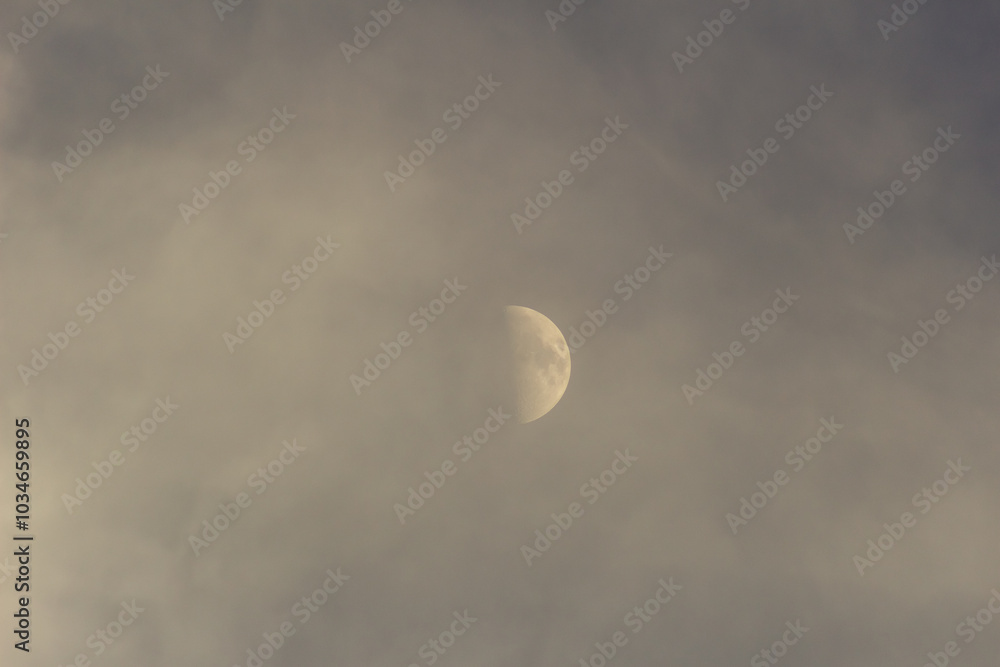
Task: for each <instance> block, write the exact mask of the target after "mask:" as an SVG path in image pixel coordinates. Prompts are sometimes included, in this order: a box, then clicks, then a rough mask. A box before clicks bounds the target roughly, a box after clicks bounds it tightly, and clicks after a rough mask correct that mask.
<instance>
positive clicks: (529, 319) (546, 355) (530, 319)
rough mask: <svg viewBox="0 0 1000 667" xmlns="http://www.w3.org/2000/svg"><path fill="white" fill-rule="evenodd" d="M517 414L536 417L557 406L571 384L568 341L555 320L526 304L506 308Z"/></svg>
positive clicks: (520, 418)
mask: <svg viewBox="0 0 1000 667" xmlns="http://www.w3.org/2000/svg"><path fill="white" fill-rule="evenodd" d="M504 319H505V321H506V330H507V342H508V344H509V350H510V362H511V363H510V366H509V379H510V387H511V391H512V392H513V399H514V402H515V413H514V414H515V418H516V419H517V421H518V422H519V423H521V424H526V423H528V422H531V421H534V420H536V419H538V418H539V417H541V416H543V415H545V414H546V413H547V412H549V410H551V409H552V408H554V407H555V406H556V404H557V403H558V402H559V399H561V398H562V396H563V393H565V391H566V387H567V386H568V385H569V373H570V361H569V345H568V344H567V343H566V339H565V338H564V337H563V335H562V332H560V331H559V327H557V326H556V325H555V324H554V323H553V322H552V320H550V319H549V318H547V317H545V316H544V315H542V314H541V313H539V312H538V311H536V310H532V309H531V308H525V307H523V306H507V307H506V308H505V309H504Z"/></svg>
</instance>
